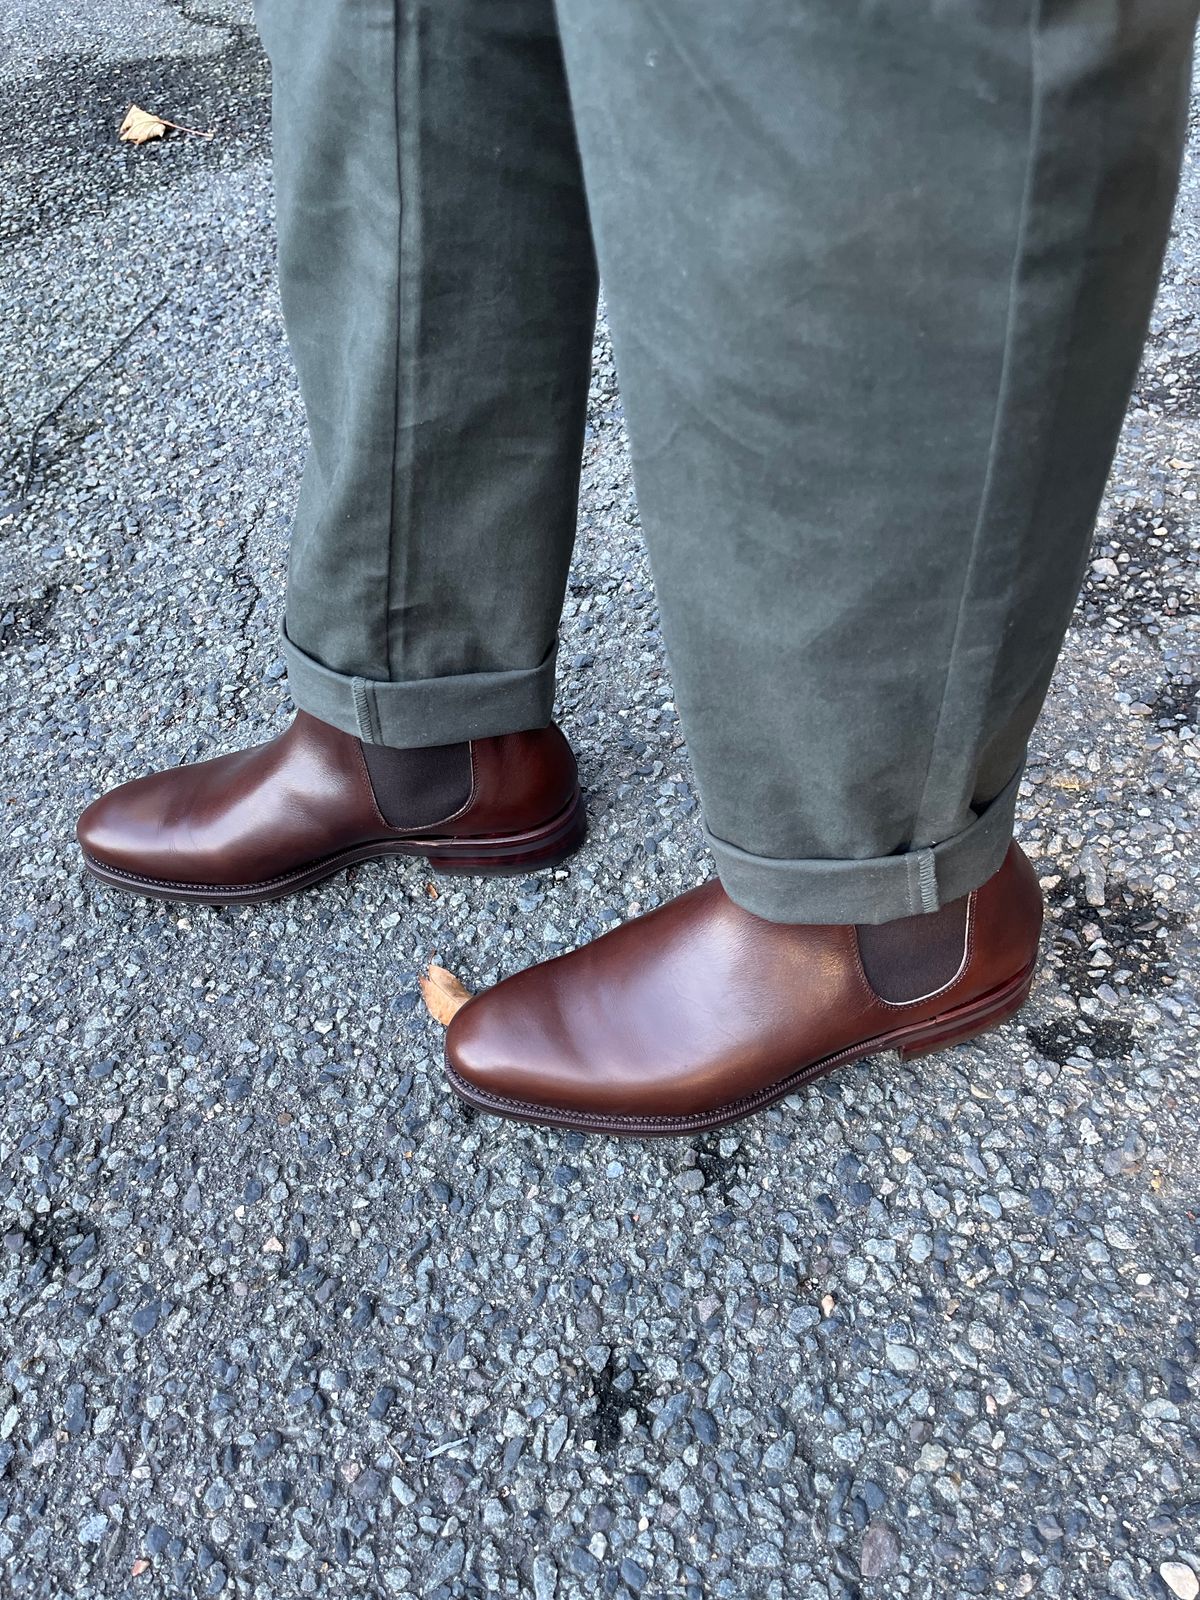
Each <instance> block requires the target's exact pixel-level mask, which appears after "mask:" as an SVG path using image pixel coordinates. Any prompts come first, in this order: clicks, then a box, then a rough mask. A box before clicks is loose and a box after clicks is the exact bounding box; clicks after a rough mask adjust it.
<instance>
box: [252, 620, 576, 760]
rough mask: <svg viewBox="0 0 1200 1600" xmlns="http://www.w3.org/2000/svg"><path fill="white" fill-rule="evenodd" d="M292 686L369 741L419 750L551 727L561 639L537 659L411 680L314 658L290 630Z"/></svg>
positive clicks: (334, 722)
mask: <svg viewBox="0 0 1200 1600" xmlns="http://www.w3.org/2000/svg"><path fill="white" fill-rule="evenodd" d="M281 642H282V647H283V657H284V660H285V661H286V662H287V669H288V687H289V689H290V690H291V693H292V699H293V700H294V701H295V702H296V704H297V706H298V707H299V708H300V709H301V710H302V711H307V712H308V713H309V715H310V716H313V717H317V718H318V719H319V720H320V721H321V722H328V723H329V724H330V725H331V726H332V727H335V728H340V729H341V730H342V732H343V733H352V734H355V735H356V736H357V737H358V738H360V739H361V740H362V741H363V742H364V743H365V744H388V745H393V746H395V747H396V748H397V749H405V750H412V749H417V748H419V747H425V746H428V745H436V744H459V743H461V742H462V741H464V740H466V739H489V738H492V737H494V736H495V735H497V734H502V733H521V732H523V731H524V730H526V729H528V728H544V727H545V726H546V724H547V723H548V722H549V721H550V718H551V715H552V714H553V710H554V662H555V657H556V656H557V653H558V645H557V643H555V644H553V645H551V647H550V649H549V651H548V652H547V653H546V656H545V658H544V659H543V660H542V661H541V662H540V663H539V665H538V666H536V667H531V668H529V669H528V670H522V671H518V672H463V673H459V674H456V675H455V676H454V677H450V678H415V679H412V680H411V681H409V682H406V683H396V682H391V681H381V680H379V679H377V678H356V677H353V676H351V675H350V674H348V673H342V672H332V671H331V670H330V669H329V668H328V667H325V666H322V665H321V663H320V662H319V661H314V660H313V658H312V656H310V655H306V654H305V652H304V651H303V650H301V649H300V648H299V646H297V645H295V644H293V643H292V641H291V640H290V639H289V638H288V636H287V633H286V631H284V632H282V638H281Z"/></svg>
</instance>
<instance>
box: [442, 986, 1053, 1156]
mask: <svg viewBox="0 0 1200 1600" xmlns="http://www.w3.org/2000/svg"><path fill="white" fill-rule="evenodd" d="M1036 969H1037V960H1036V958H1035V959H1034V960H1033V961H1032V962H1031V963H1030V964H1029V966H1028V967H1027V968H1026V969H1025V971H1024V972H1022V973H1020V974H1019V975H1018V976H1017V977H1015V978H1012V979H1010V980H1009V982H1008V983H1006V984H1002V985H1001V986H1000V987H999V988H997V989H993V990H991V991H990V992H989V993H988V994H986V995H984V996H982V997H981V998H980V999H978V1000H973V1001H971V1002H970V1003H969V1004H968V1005H964V1006H959V1007H957V1008H956V1009H954V1010H952V1011H946V1012H943V1013H942V1015H941V1016H939V1017H932V1018H927V1019H926V1020H925V1021H924V1022H922V1023H917V1024H913V1025H911V1026H909V1027H907V1028H895V1029H893V1030H892V1031H891V1032H890V1033H885V1034H879V1035H877V1036H876V1037H875V1038H873V1039H867V1040H864V1041H863V1043H861V1044H856V1045H851V1046H849V1047H848V1048H847V1049H845V1050H839V1051H838V1052H837V1054H836V1055H832V1056H825V1057H824V1058H823V1059H822V1060H820V1061H817V1062H814V1063H812V1065H810V1066H807V1067H801V1068H800V1069H799V1071H797V1072H793V1073H791V1074H790V1075H789V1076H788V1077H786V1078H784V1079H782V1080H781V1081H780V1082H779V1083H775V1084H770V1085H768V1086H767V1087H766V1088H763V1089H759V1090H758V1091H757V1092H756V1093H755V1094H752V1095H746V1096H744V1097H743V1098H742V1099H740V1100H732V1101H730V1102H729V1103H728V1104H727V1105H723V1106H717V1107H715V1108H713V1109H712V1110H710V1111H696V1112H692V1113H690V1114H686V1115H683V1116H662V1117H654V1116H620V1115H617V1114H616V1113H605V1112H590V1111H568V1110H564V1109H563V1108H562V1107H561V1106H542V1105H535V1104H532V1103H530V1102H528V1101H524V1100H509V1099H506V1098H505V1097H504V1096H503V1095H495V1094H489V1093H488V1091H487V1090H485V1089H479V1088H477V1087H476V1086H475V1084H473V1083H469V1082H468V1081H467V1080H466V1079H465V1078H463V1077H460V1075H459V1074H458V1073H457V1072H456V1071H455V1070H454V1068H453V1067H452V1066H451V1064H450V1061H449V1059H447V1060H446V1062H445V1071H446V1077H447V1079H448V1080H449V1083H450V1087H451V1088H452V1089H453V1090H454V1092H455V1094H457V1095H458V1097H459V1099H460V1100H464V1101H465V1102H466V1103H467V1104H468V1105H469V1106H472V1107H474V1109H475V1110H477V1111H487V1112H491V1113H492V1114H493V1115H495V1116H500V1117H508V1118H510V1119H511V1120H513V1121H516V1122H532V1123H535V1124H539V1125H549V1126H550V1127H554V1128H569V1129H571V1130H572V1131H575V1132H579V1133H609V1134H615V1135H617V1136H618V1137H626V1138H629V1137H635V1138H673V1137H678V1136H679V1135H681V1134H691V1133H703V1132H706V1131H707V1130H708V1129H710V1128H722V1127H724V1126H725V1125H726V1124H727V1123H730V1122H740V1121H741V1120H742V1118H743V1117H748V1116H752V1115H753V1114H754V1112H756V1111H765V1110H766V1108H767V1107H768V1106H772V1105H775V1104H776V1102H777V1101H780V1100H783V1099H785V1098H786V1096H788V1095H789V1094H794V1093H795V1092H796V1090H797V1089H802V1088H804V1087H805V1086H806V1085H807V1084H810V1083H812V1082H813V1081H814V1080H815V1079H817V1078H823V1077H824V1076H825V1074H826V1073H827V1072H832V1071H833V1070H834V1069H835V1068H836V1067H844V1066H848V1065H849V1064H850V1063H851V1062H852V1061H860V1060H862V1059H863V1057H865V1056H874V1055H880V1054H881V1053H882V1052H883V1051H885V1050H895V1051H896V1052H897V1054H898V1055H899V1056H900V1059H901V1060H902V1061H911V1060H913V1059H914V1058H916V1057H918V1056H925V1055H930V1054H932V1052H933V1051H935V1050H946V1049H949V1048H950V1046H952V1045H956V1044H965V1043H966V1041H967V1040H968V1039H975V1038H978V1037H979V1035H980V1034H984V1033H989V1032H990V1031H991V1030H992V1029H993V1028H998V1027H1000V1025H1001V1024H1002V1023H1004V1022H1007V1021H1008V1020H1009V1018H1010V1017H1014V1016H1015V1015H1016V1014H1017V1012H1018V1011H1020V1009H1021V1007H1022V1006H1023V1005H1024V1004H1025V1001H1026V1000H1027V999H1028V997H1029V989H1030V985H1031V984H1032V982H1033V975H1034V972H1035V971H1036Z"/></svg>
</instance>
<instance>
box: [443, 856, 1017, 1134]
mask: <svg viewBox="0 0 1200 1600" xmlns="http://www.w3.org/2000/svg"><path fill="white" fill-rule="evenodd" d="M1041 925H1042V895H1041V890H1040V888H1039V886H1038V882H1037V878H1036V877H1035V876H1034V872H1033V868H1032V867H1031V866H1030V864H1029V861H1028V860H1027V859H1026V857H1025V855H1024V854H1023V852H1022V851H1021V850H1020V849H1019V848H1018V846H1017V845H1015V844H1014V845H1013V846H1012V847H1011V848H1010V849H1009V852H1008V855H1007V857H1006V858H1005V861H1004V864H1003V866H1002V867H1001V868H1000V870H999V872H997V873H996V874H995V875H994V876H993V877H992V878H990V879H989V880H988V881H987V883H985V884H984V885H983V887H982V888H980V889H977V890H975V892H974V893H973V894H970V895H967V896H966V897H965V898H963V899H962V900H958V901H956V902H955V903H954V904H952V905H949V906H946V907H945V908H944V909H943V910H941V911H937V912H933V913H930V914H929V915H926V916H919V917H906V918H904V919H902V920H901V921H898V922H888V923H884V924H882V925H880V926H878V927H858V928H855V927H817V926H813V927H806V926H799V925H789V924H782V923H776V922H765V921H764V920H763V919H762V918H761V917H756V916H754V915H752V913H750V912H749V911H743V910H742V908H741V907H740V906H737V905H735V904H734V903H733V901H732V900H730V899H729V897H728V896H727V895H726V894H725V892H724V890H723V889H722V888H721V885H720V883H719V882H718V881H716V880H713V881H712V882H711V883H707V884H705V885H704V886H703V887H702V888H699V889H693V890H691V891H690V892H689V893H688V894H683V895H680V896H679V898H678V899H676V900H671V901H668V902H667V904H666V905H663V906H660V907H659V908H658V909H657V910H656V911H651V912H649V913H647V915H645V916H642V917H638V918H637V919H636V920H635V921H633V922H629V923H626V924H625V925H624V926H623V927H620V928H614V929H613V931H612V932H611V933H606V934H604V935H603V936H602V937H601V938H599V939H597V940H596V941H595V942H594V943H593V944H589V945H585V946H584V947H583V948H582V949H580V950H575V951H573V952H572V953H571V954H569V955H565V956H558V957H556V958H555V959H554V960H552V961H546V962H543V963H541V965H539V966H535V967H530V968H529V969H528V970H527V971H525V972H519V973H517V974H516V975H515V976H514V977H511V978H507V979H505V981H504V982H503V983H500V984H498V985H497V986H496V987H495V988H494V989H490V990H488V991H487V992H486V993H484V994H481V995H477V996H476V997H475V998H474V999H473V1000H470V1001H468V1003H467V1004H466V1005H465V1006H463V1008H462V1010H461V1011H459V1013H458V1014H457V1016H455V1018H454V1020H453V1021H452V1022H451V1024H450V1027H449V1030H448V1032H447V1035H446V1072H447V1076H448V1077H449V1080H450V1083H451V1085H452V1087H453V1088H454V1089H455V1091H456V1092H457V1093H458V1094H459V1095H460V1096H461V1097H462V1099H464V1100H466V1101H467V1102H468V1103H469V1104H471V1105H473V1106H476V1107H478V1108H479V1109H480V1110H483V1111H492V1112H496V1113H498V1114H499V1115H500V1116H505V1117H516V1118H518V1119H520V1120H522V1121H525V1122H538V1123H548V1124H551V1125H553V1126H555V1127H560V1128H579V1129H583V1130H584V1131H590V1132H597V1133H611V1134H638V1135H643V1136H646V1135H652V1134H659V1135H664V1134H687V1133H695V1132H698V1131H700V1130H702V1129H706V1128H716V1127H720V1126H721V1125H722V1124H723V1123H727V1122H736V1121H737V1120H738V1119H739V1118H741V1117H745V1116H749V1115H750V1113H751V1112H754V1111H760V1110H762V1109H763V1108H764V1107H765V1106H769V1105H772V1104H773V1103H774V1102H775V1101H776V1100H781V1099H782V1098H783V1096H784V1095H787V1094H791V1093H792V1091H793V1090H795V1089H798V1088H800V1087H801V1085H803V1084H806V1083H810V1082H811V1081H812V1080H813V1079H814V1078H819V1077H821V1076H822V1074H823V1073H826V1072H830V1071H832V1069H833V1068H834V1067H838V1066H841V1065H843V1064H844V1063H845V1062H849V1061H857V1060H858V1059H859V1058H860V1057H862V1056H871V1055H875V1054H877V1053H878V1052H879V1051H882V1050H897V1051H899V1053H900V1055H901V1056H902V1057H911V1056H919V1055H925V1054H927V1053H928V1052H929V1051H932V1050H941V1049H944V1048H945V1047H946V1046H948V1045H953V1044H958V1043H960V1042H961V1041H962V1040H965V1039H971V1038H974V1036H975V1035H976V1034H979V1033H984V1032H986V1031H987V1030H988V1029H989V1028H994V1027H996V1026H998V1025H999V1024H1000V1023H1001V1022H1004V1021H1006V1020H1007V1019H1008V1018H1009V1017H1011V1016H1013V1015H1014V1013H1015V1012H1017V1011H1018V1010H1019V1009H1020V1007H1021V1006H1022V1004H1023V1003H1024V1001H1025V998H1026V996H1027V995H1028V993H1029V986H1030V983H1031V982H1032V979H1033V972H1034V967H1035V965H1036V962H1037V950H1038V937H1039V934H1040V932H1041Z"/></svg>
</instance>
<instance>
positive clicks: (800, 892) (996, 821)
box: [705, 767, 1024, 924]
mask: <svg viewBox="0 0 1200 1600" xmlns="http://www.w3.org/2000/svg"><path fill="white" fill-rule="evenodd" d="M1023 770H1024V769H1023V767H1022V768H1021V769H1020V770H1018V771H1017V772H1016V774H1015V775H1014V776H1013V777H1012V778H1011V779H1010V780H1009V782H1008V783H1007V784H1006V785H1005V787H1004V788H1003V789H1002V790H1001V791H1000V793H999V794H998V795H997V796H996V798H995V799H994V800H993V801H992V802H991V803H990V804H989V805H988V806H987V807H986V808H985V809H984V810H983V811H981V812H980V813H979V815H978V816H977V817H976V819H975V821H974V822H972V823H971V824H970V825H969V826H968V827H966V828H964V829H963V831H962V832H961V833H956V834H955V835H954V837H953V838H951V839H943V840H941V841H940V842H939V843H938V844H935V845H932V846H930V848H928V849H926V850H909V851H906V852H904V853H902V854H900V855H894V856H879V857H877V858H875V859H874V860H868V861H787V860H776V859H774V858H772V857H770V856H756V855H751V854H750V852H749V851H748V850H741V849H739V848H738V846H737V845H735V844H729V843H728V842H727V841H726V840H724V839H718V838H717V837H716V836H715V835H714V834H711V833H709V832H708V830H707V828H706V829H705V837H706V838H707V840H708V844H709V848H710V849H711V850H712V853H713V855H714V856H715V857H716V862H717V872H718V873H719V874H720V878H721V883H722V885H723V887H724V889H725V892H726V893H727V894H728V896H729V898H730V899H731V900H734V901H736V902H737V904H738V905H740V906H742V907H743V908H744V909H745V910H747V911H752V912H754V914H755V915H756V916H759V917H765V918H766V919H767V921H768V922H803V923H810V924H811V923H840V924H845V923H851V922H860V923H874V922H892V921H894V920H895V919H896V918H898V917H911V916H916V915H918V914H919V913H921V912H924V911H937V910H938V909H939V908H940V907H942V906H944V905H949V904H950V902H951V901H953V900H958V899H961V897H962V896H963V895H965V894H970V892H971V890H972V889H978V888H979V886H980V884H982V883H986V881H987V880H988V878H990V877H991V876H992V874H993V873H994V872H998V871H999V870H1000V867H1001V865H1002V864H1003V861H1004V857H1005V854H1006V853H1007V851H1008V846H1009V844H1010V842H1011V840H1012V830H1013V813H1014V811H1015V809H1016V803H1017V791H1018V789H1019V788H1020V785H1021V771H1023Z"/></svg>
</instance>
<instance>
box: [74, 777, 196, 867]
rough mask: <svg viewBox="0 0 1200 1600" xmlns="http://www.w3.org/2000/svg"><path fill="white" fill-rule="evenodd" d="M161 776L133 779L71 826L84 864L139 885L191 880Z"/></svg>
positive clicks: (168, 791)
mask: <svg viewBox="0 0 1200 1600" xmlns="http://www.w3.org/2000/svg"><path fill="white" fill-rule="evenodd" d="M163 778H164V774H162V773H154V774H151V775H150V776H148V777H145V778H135V779H134V781H133V782H132V783H124V784H122V785H121V786H120V787H119V788H117V789H111V790H110V791H109V792H108V793H107V794H102V795H101V796H100V798H99V799H98V800H93V801H92V803H91V805H89V806H88V807H87V809H86V810H85V811H84V812H83V814H82V816H81V817H80V818H79V821H78V822H77V823H76V824H75V837H76V838H77V839H78V841H79V845H80V848H81V849H82V851H83V854H84V857H85V859H86V860H87V861H89V862H90V863H92V864H93V865H94V866H97V867H101V868H103V869H105V870H106V871H108V872H115V873H119V874H120V875H121V876H123V877H129V878H137V879H141V880H143V881H149V882H154V881H158V880H165V879H173V880H177V881H182V882H188V881H190V878H189V870H188V869H189V862H188V851H187V849H186V848H185V847H184V846H185V843H186V838H185V833H186V830H182V829H180V828H179V827H178V826H176V825H173V822H172V820H171V818H170V810H171V789H170V787H169V786H168V785H166V784H164V782H163Z"/></svg>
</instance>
